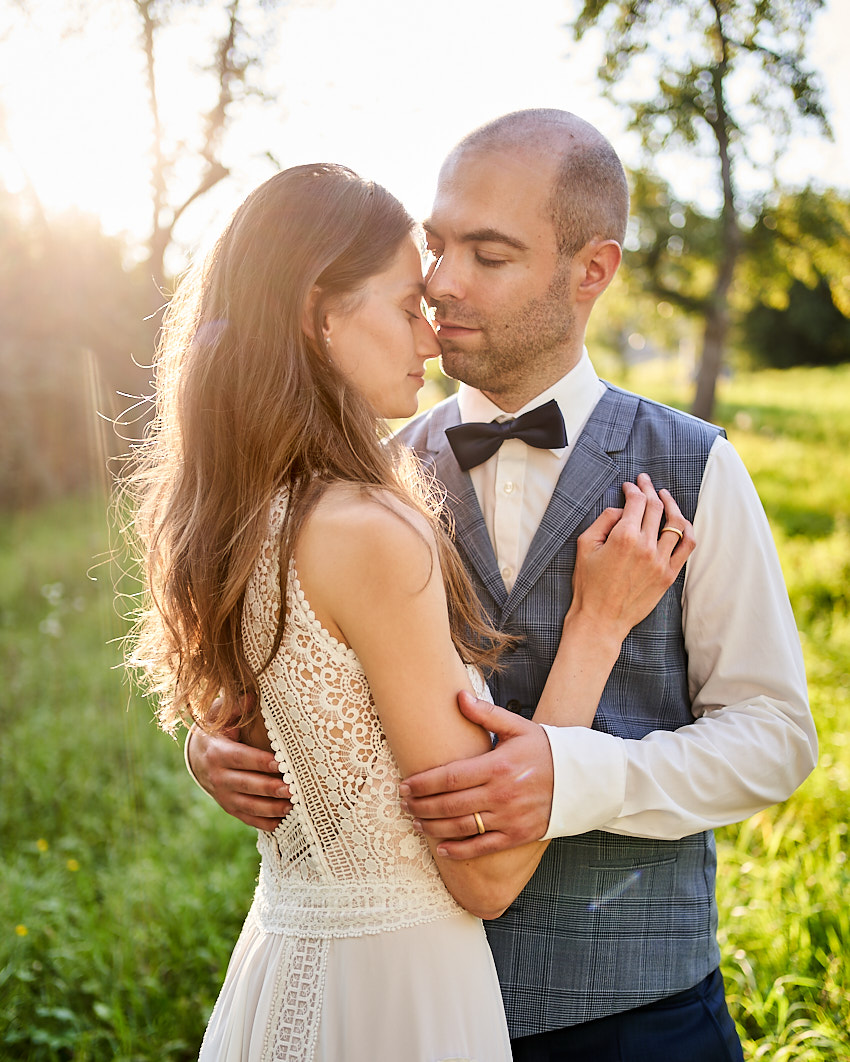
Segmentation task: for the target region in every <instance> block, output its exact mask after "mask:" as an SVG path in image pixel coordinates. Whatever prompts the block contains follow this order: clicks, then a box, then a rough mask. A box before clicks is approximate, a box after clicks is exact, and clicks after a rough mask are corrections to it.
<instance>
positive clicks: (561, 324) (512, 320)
mask: <svg viewBox="0 0 850 1062" xmlns="http://www.w3.org/2000/svg"><path fill="white" fill-rule="evenodd" d="M570 273H571V263H570V260H569V259H567V260H566V261H565V262H564V264H563V265H562V266H559V267H558V269H556V271H555V273H554V275H553V276H552V280H551V283H550V285H549V288H548V289H547V291H546V293H545V295H543V296H540V297H537V298H533V299H530V300H529V301H528V302H527V303H525V304H524V305H523V306H520V307H519V309H516V310H511V309H506V310H504V311H502V312H501V313H499V312H498V311H497V312H495V313H493V314H490V315H487V316H485V315H483V314H480V313H478V314H476V313H474V312H469V311H467V310H466V308H465V307H464V306H463V304H461V303H457V302H440V301H437V300H432V301H433V305H435V306H436V309H437V318H438V319H439V318H440V317H443V316H444V317H446V318H448V319H449V320H451V321H452V323H454V324H463V325H466V326H468V327H470V328H477V329H478V330H479V334H478V336H477V343H476V344H475V346H474V347H469V348H466V349H464V348H463V347H462V346H461V345H459V344H455V343H453V342H452V340H451V339H446V340H443V339H440V337H439V334H438V337H437V338H438V339H440V348H441V351H442V357H441V358H440V364H441V366H442V369H443V372H444V373H445V374H446V376H450V377H451V378H452V379H454V380H460V381H461V382H463V383H465V384H468V385H469V386H470V387H475V388H477V389H478V390H480V391H486V392H487V393H488V394H491V395H510V394H517V393H520V394H524V393H527V392H528V390H529V388H532V390H531V394H530V395H529V398H531V397H534V395H535V394H538V393H540V391H542V390H544V389H545V388H546V387H547V386H549V385H550V383H554V382H555V380H558V379H560V377H561V376H563V374H564V368H563V353H562V352H563V349H564V346H565V344H569V341H570V339H571V337H572V336H573V333H574V331H575V326H576V315H575V311H574V309H573V307H572V306H571V305H570V303H569V287H570ZM540 381H545V382H543V383H542V384H541V386H540V387H539V389H538V390H533V388H534V387H536V386H537V384H538V382H540Z"/></svg>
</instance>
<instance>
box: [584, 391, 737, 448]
mask: <svg viewBox="0 0 850 1062" xmlns="http://www.w3.org/2000/svg"><path fill="white" fill-rule="evenodd" d="M603 383H604V384H605V386H606V388H607V389H608V394H609V396H611V397H613V398H614V399H615V404H614V413H613V416H614V417H615V418H616V417H618V416H619V415H620V414H619V403H620V402H625V403H626V404H627V405H629V406H630V408H631V411H632V416H633V418H634V419H633V425H644V426H645V425H650V426H654V427H656V428H657V429H661V430H667V431H670V430H672V431H674V433H675V434H676V435H677V437H678V436H680V435H684V436H690V437H694V438H697V439H700V440H703V441H708V442H709V443H711V442H713V440H714V439H716V437H717V436H718V435H722V436H725V435H726V432H725V430H724V429H723V428H722V427H720V426H719V425H717V424H711V423H709V422H708V421H705V420H702V419H700V418H699V417H695V416H694V415H693V414H692V413H686V412H685V411H684V410H682V409H676V408H675V407H674V406H668V405H665V404H664V403H663V402H658V401H656V400H654V399H652V398H648V397H647V396H646V395H642V394H636V393H635V392H633V391H627V390H625V389H624V388H621V387H617V386H616V385H615V384H612V383H609V382H608V381H607V380H604V381H603Z"/></svg>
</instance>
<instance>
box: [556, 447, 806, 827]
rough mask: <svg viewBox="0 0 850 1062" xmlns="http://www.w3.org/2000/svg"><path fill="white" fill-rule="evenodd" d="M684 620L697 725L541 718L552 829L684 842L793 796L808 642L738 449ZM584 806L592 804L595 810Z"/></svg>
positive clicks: (718, 489) (713, 473)
mask: <svg viewBox="0 0 850 1062" xmlns="http://www.w3.org/2000/svg"><path fill="white" fill-rule="evenodd" d="M694 534H695V537H696V540H697V546H696V549H695V550H694V552H693V554H692V555H691V557H690V559H689V560H688V565H687V573H686V576H685V585H684V593H683V602H682V603H683V613H682V623H683V631H684V637H685V648H686V650H687V653H688V686H689V691H690V695H691V701H692V711H693V714H694V716H695V719H694V722H693V723H691V724H689V725H688V726H684V727H681V728H680V729H678V730H675V731H654V732H653V733H651V734H648V735H647V736H646V737H644V738H642V739H641V740H630V739H622V738H614V737H612V736H611V735H608V734H602V733H599V732H598V731H593V730H585V731H584V733H583V734H581V735H580V736H579V735H577V733H576V730H577V729H578V728H559V727H548V726H547V727H545V728H544V729H545V730H546V734H547V737H548V738H549V743H550V746H551V748H552V758H553V761H554V764H555V786H554V792H553V800H552V816H551V819H550V823H549V830H548V832H547V833H546V838H547V839H548V838H552V837H565V836H572V835H575V834H578V833H584V832H586V831H588V830H591V829H602V830H606V831H607V832H609V833H618V834H625V835H630V836H637V837H653V838H657V839H661V840H676V839H678V838H680V837H684V836H687V835H688V834H692V833H698V832H699V831H701V830H705V829H713V828H715V827H719V826H725V825H728V824H729V823H732V822H740V821H741V820H742V819H745V818H747V817H748V816H750V815H753V814H755V812H757V811H760V810H762V809H763V808H765V807H769V806H770V805H771V804H776V803H778V802H779V801H782V800H785V799H787V798H788V797H789V796H790V795H791V793H792V792H793V791H794V790H795V789H796V788H797V786H799V785H800V783H801V782H802V781H803V780H804V779H805V778H806V777H807V775H808V774H809V773H810V772H811V771H812V769H813V768H814V765H815V762H816V760H817V735H816V732H815V726H814V721H813V720H812V716H811V712H810V710H809V703H808V696H807V691H806V677H805V671H804V667H803V656H802V651H801V648H800V639H799V635H798V632H797V627H796V624H795V621H794V616H793V613H792V611H791V605H790V602H789V600H788V594H787V591H786V589H785V582H784V579H783V576H782V570H781V568H780V565H779V558H778V556H777V553H776V547H775V545H774V542H773V537H772V535H771V532H770V527H769V525H768V522H767V517H766V516H765V514H764V509H763V508H762V505H761V502H760V500H759V498H758V495H757V494H756V491H755V488H754V486H753V484H752V481H751V479H750V477H749V475H748V473H747V471H746V469H745V468H744V465H743V463H742V461H741V459H740V458H739V456H738V454H737V452H736V451H735V449H734V447H733V446H732V445H731V444H730V443H729V442H728V441H727V440H726V439H723V438H718V439H717V441H716V442H715V443H714V446H713V447H712V450H711V453H710V455H709V458H708V461H707V463H706V468H705V473H704V476H703V481H702V485H701V488H700V497H699V505H698V506H697V512H696V515H695V518H694ZM589 805H590V806H589Z"/></svg>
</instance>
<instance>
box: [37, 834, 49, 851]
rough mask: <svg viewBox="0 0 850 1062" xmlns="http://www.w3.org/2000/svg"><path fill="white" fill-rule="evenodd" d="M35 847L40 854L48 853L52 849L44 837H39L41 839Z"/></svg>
mask: <svg viewBox="0 0 850 1062" xmlns="http://www.w3.org/2000/svg"><path fill="white" fill-rule="evenodd" d="M35 846H36V848H37V849H38V850H39V852H46V851H47V849H48V848H49V847H50V845H49V844H48V843H47V841H45V839H44V838H43V837H39V839H38V840H37V841H36V842H35Z"/></svg>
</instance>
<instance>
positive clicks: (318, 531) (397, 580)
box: [296, 489, 546, 918]
mask: <svg viewBox="0 0 850 1062" xmlns="http://www.w3.org/2000/svg"><path fill="white" fill-rule="evenodd" d="M296 565H297V568H298V574H299V579H300V581H301V585H302V587H303V589H304V591H305V594H306V596H307V598H308V600H309V601H310V606H311V608H312V609H313V611H314V612H315V614H316V616H317V617H318V618H319V620H320V621H321V622H322V624H323V625H324V626H325V627H327V629H328V630H329V631H330V633H331V634H333V635H335V636H336V637H338V638H339V639H340V640H341V641H343V642H344V643H345V644H347V645H349V646H351V647H352V648H353V649H354V651H355V652H356V653H357V656H358V658H359V660H360V662H361V664H362V666H363V668H364V671H365V673H366V676H367V678H368V680H369V685H370V687H371V690H372V694H373V697H374V699H375V705H376V708H377V711H378V714H379V716H380V719H381V723H382V725H383V727H384V730H385V732H386V735H387V739H388V741H389V743H390V747H391V748H392V750H393V753H394V755H395V757H396V759H397V760H398V763H399V767H400V769H401V772H402V774H408V773H411V772H414V771H421V770H423V769H426V768H430V767H434V766H436V765H439V764H446V763H449V762H450V761H451V760H455V759H457V758H459V757H460V758H463V757H468V756H477V755H479V754H481V753H484V752H487V751H488V750H489V749H490V747H491V743H490V738H489V735H488V734H487V733H486V731H484V730H483V729H482V728H481V727H478V726H476V725H474V724H473V723H470V722H469V721H468V720H466V719H465V718H464V717H463V716H462V715H461V713H460V712H459V711H458V708H457V694H458V691H459V690H462V689H466V690H470V689H471V685H470V682H469V677H468V674H467V671H466V668H465V667H464V666H463V664H462V663H461V660H460V658H459V657H458V655H457V652H456V651H455V648H454V645H453V643H452V640H451V636H450V630H449V620H448V612H447V606H446V598H445V593H444V590H443V583H442V578H441V575H440V569H439V561H438V559H437V553H436V544H435V542H434V539H433V534H432V532H431V530H430V528H429V527H428V525H427V523H426V522H425V521H424V520H423V519H422V518H421V517H419V516H418V515H417V514H416V513H414V512H413V511H411V510H409V509H407V508H406V507H403V506H401V505H400V503H398V502H397V501H395V500H394V499H386V504H381V503H380V502H376V501H374V500H370V499H369V498H367V497H364V496H363V494H362V493H360V492H354V491H346V490H337V489H334V490H332V491H330V492H329V493H328V494H327V495H325V496H324V497H323V499H322V500H321V501H320V503H319V505H318V507H317V509H316V511H315V512H314V513H313V514H312V515H311V517H310V519H309V521H308V523H307V526H306V527H305V529H304V531H303V532H302V534H301V537H300V538H299V541H298V544H297V547H296ZM436 846H437V842H432V851H433V852H434V855H435V858H436V860H437V865H438V867H439V869H440V873H441V874H442V876H443V880H444V881H445V883H446V885H447V887H448V888H449V890H450V891H451V892H452V894H453V895H454V896H455V898H456V899H457V900H458V902H459V903H461V904H462V905H463V906H464V907H466V908H467V910H469V911H471V912H473V913H474V914H477V915H479V916H481V917H484V918H493V917H496V916H497V915H498V914H500V913H501V912H502V911H503V910H504V909H505V907H506V906H507V905H508V903H510V901H511V900H512V899H513V898H514V897H515V896H516V895H517V894H518V893H519V892H520V890H521V889H522V887H523V886H524V885H525V883H526V882H527V880H528V878H529V877H530V876H531V874H532V873H533V872H534V869H535V867H536V866H537V863H538V861H539V859H540V856H541V855H542V853H543V851H544V850H545V848H546V844H545V843H544V842H535V843H533V844H529V845H526V846H524V847H522V848H515V849H513V850H511V851H509V852H504V853H499V854H498V855H495V856H491V857H486V858H484V859H477V860H474V861H470V862H467V863H464V862H457V861H452V860H446V859H443V858H442V857H441V856H440V855H439V853H438V852H437V851H436Z"/></svg>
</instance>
